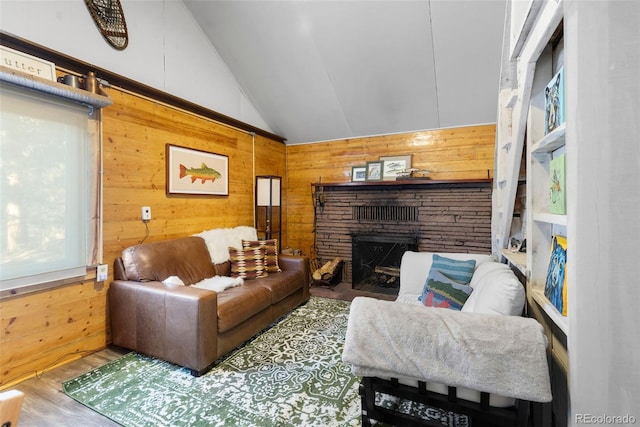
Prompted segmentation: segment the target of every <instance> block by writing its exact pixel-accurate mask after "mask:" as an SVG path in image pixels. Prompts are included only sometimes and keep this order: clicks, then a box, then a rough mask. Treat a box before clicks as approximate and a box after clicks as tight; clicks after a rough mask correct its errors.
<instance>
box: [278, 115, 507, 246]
mask: <svg viewBox="0 0 640 427" xmlns="http://www.w3.org/2000/svg"><path fill="white" fill-rule="evenodd" d="M494 148H495V125H493V124H490V125H480V126H467V127H459V128H449V129H438V130H429V131H421V132H410V133H403V134H394V135H383V136H373V137H366V138H356V139H343V140H336V141H328V142H320V143H313V144H301V145H292V146H288V147H287V165H288V166H287V176H288V180H289V181H288V188H289V193H288V196H289V200H288V206H289V213H288V224H287V226H288V230H289V233H288V241H287V244H288V245H289V246H291V247H295V248H299V249H301V250H302V251H303V253H305V254H307V255H312V256H313V255H315V252H314V250H313V246H314V237H313V229H314V224H313V222H314V214H313V203H312V193H311V183H315V182H318V181H319V180H320V178H321V179H322V182H348V181H350V180H351V178H350V173H351V167H352V166H361V165H365V164H366V162H367V161H373V160H378V158H379V157H380V156H396V155H406V154H411V155H412V156H413V157H412V160H413V165H412V166H413V167H415V168H418V169H427V170H429V171H431V178H432V179H438V180H449V179H484V178H493V167H494Z"/></svg>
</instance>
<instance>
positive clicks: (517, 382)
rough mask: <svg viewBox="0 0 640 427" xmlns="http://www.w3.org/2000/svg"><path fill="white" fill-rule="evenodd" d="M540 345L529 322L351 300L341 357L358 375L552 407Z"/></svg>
mask: <svg viewBox="0 0 640 427" xmlns="http://www.w3.org/2000/svg"><path fill="white" fill-rule="evenodd" d="M546 346H547V343H546V338H545V336H544V334H543V329H542V326H541V325H540V324H539V323H538V322H537V321H536V320H534V319H530V318H524V317H518V316H501V315H490V314H479V313H464V312H460V311H456V310H449V309H444V308H434V307H424V306H417V305H411V304H403V303H400V302H392V301H380V300H376V299H372V298H366V297H357V298H355V299H354V300H353V302H352V304H351V311H350V314H349V322H348V326H347V335H346V342H345V346H344V351H343V354H342V360H343V361H344V362H345V363H348V364H351V365H352V371H353V373H354V375H358V376H370V377H386V378H399V377H401V378H408V379H413V380H417V381H425V382H428V381H433V382H437V383H441V384H446V385H449V386H455V387H466V388H469V389H473V390H478V391H484V392H488V393H494V394H498V395H501V396H506V397H513V398H518V399H524V400H531V401H535V402H550V401H551V386H550V381H549V374H548V368H547V356H546Z"/></svg>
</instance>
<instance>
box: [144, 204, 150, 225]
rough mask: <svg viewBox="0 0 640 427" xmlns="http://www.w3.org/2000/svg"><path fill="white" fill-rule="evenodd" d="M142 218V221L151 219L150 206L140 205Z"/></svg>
mask: <svg viewBox="0 0 640 427" xmlns="http://www.w3.org/2000/svg"><path fill="white" fill-rule="evenodd" d="M142 220H143V221H150V220H151V207H150V206H143V207H142Z"/></svg>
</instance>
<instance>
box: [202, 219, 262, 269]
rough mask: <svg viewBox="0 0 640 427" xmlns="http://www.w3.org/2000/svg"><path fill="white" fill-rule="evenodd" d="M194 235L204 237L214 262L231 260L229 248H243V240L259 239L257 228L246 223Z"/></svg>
mask: <svg viewBox="0 0 640 427" xmlns="http://www.w3.org/2000/svg"><path fill="white" fill-rule="evenodd" d="M194 236H198V237H202V238H203V239H204V241H205V242H206V244H207V248H208V249H209V255H210V256H211V261H212V262H213V263H214V264H220V263H223V262H225V261H229V248H235V249H242V241H243V240H258V234H257V232H256V229H255V228H254V227H249V226H246V225H240V226H238V227H235V228H214V229H213V230H206V231H203V232H202V233H198V234H194Z"/></svg>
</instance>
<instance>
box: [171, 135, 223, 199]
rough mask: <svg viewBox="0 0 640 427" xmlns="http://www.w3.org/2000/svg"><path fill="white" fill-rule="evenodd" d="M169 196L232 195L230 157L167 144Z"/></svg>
mask: <svg viewBox="0 0 640 427" xmlns="http://www.w3.org/2000/svg"><path fill="white" fill-rule="evenodd" d="M166 164H167V176H166V182H167V189H166V192H167V196H174V195H199V196H228V195H229V157H228V156H225V155H222V154H215V153H209V152H207V151H200V150H195V149H193V148H187V147H181V146H178V145H172V144H167V146H166Z"/></svg>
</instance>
